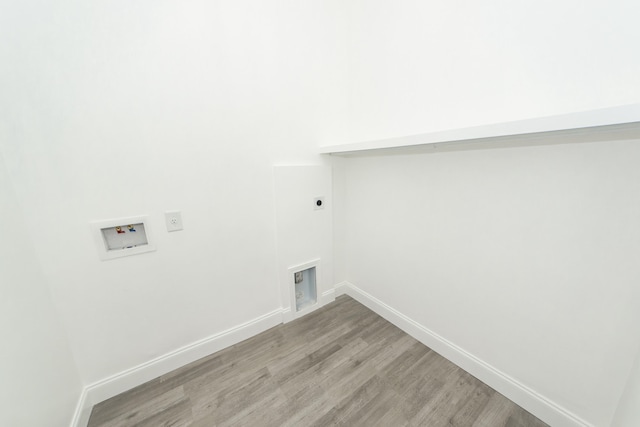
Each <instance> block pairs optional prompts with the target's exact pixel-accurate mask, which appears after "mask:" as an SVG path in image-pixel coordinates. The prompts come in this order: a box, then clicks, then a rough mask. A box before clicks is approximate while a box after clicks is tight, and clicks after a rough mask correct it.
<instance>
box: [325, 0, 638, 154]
mask: <svg viewBox="0 0 640 427" xmlns="http://www.w3.org/2000/svg"><path fill="white" fill-rule="evenodd" d="M348 5H349V8H350V15H349V23H350V25H349V41H348V45H349V54H350V55H349V75H350V77H349V100H350V108H349V117H350V123H349V125H350V131H351V132H350V137H349V139H348V140H345V141H334V142H333V143H346V142H357V141H367V140H377V139H383V138H394V137H401V136H405V135H416V134H422V133H427V132H435V131H441V130H446V129H458V128H466V127H470V126H476V125H485V124H492V123H501V122H508V121H512V120H520V119H528V118H535V117H543V116H550V115H556V114H563V113H572V112H577V111H584V110H591V109H598V108H605V107H612V106H617V105H624V104H633V103H638V102H640V86H639V85H638V84H637V75H638V74H639V73H640V58H639V57H638V55H637V54H636V50H637V46H638V44H639V43H640V28H639V27H638V25H636V20H635V17H636V16H637V15H638V13H640V5H639V4H638V2H636V1H633V0H621V1H615V2H603V1H599V0H586V1H579V0H567V1H562V2H553V1H525V2H512V1H508V0H498V1H492V2H490V3H487V2H446V1H428V2H426V1H420V0H404V1H399V2H389V1H381V0H373V1H372V0H354V1H351V2H349V3H348ZM326 145H330V142H327V144H326Z"/></svg>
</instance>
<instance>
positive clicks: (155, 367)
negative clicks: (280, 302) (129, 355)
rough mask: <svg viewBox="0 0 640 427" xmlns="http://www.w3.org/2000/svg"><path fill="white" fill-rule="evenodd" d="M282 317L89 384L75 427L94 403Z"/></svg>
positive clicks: (239, 328)
mask: <svg viewBox="0 0 640 427" xmlns="http://www.w3.org/2000/svg"><path fill="white" fill-rule="evenodd" d="M282 316H283V310H282V309H277V310H274V311H272V312H270V313H267V314H265V315H263V316H260V317H258V318H256V319H253V320H251V321H249V322H246V323H243V324H241V325H239V326H236V327H233V328H231V329H227V330H226V331H223V332H220V333H218V334H215V335H212V336H210V337H208V338H204V339H202V340H199V341H196V342H194V343H192V344H189V345H186V346H184V347H182V348H179V349H177V350H174V351H172V352H170V353H167V354H165V355H163V356H160V357H157V358H155V359H153V360H150V361H148V362H145V363H142V364H140V365H138V366H135V367H133V368H130V369H127V370H125V371H122V372H120V373H118V374H115V375H112V376H110V377H108V378H105V379H103V380H100V381H98V382H95V383H93V384H90V385H88V386H86V387H85V388H84V390H83V391H82V395H81V396H80V401H79V402H78V406H77V408H76V412H75V414H74V417H73V421H72V424H71V426H72V427H86V425H87V423H88V421H89V415H90V413H91V408H92V407H93V405H95V404H97V403H100V402H102V401H104V400H106V399H109V398H111V397H113V396H116V395H118V394H120V393H122V392H125V391H127V390H129V389H131V388H133V387H136V386H138V385H140V384H144V383H145V382H147V381H150V380H152V379H154V378H157V377H159V376H161V375H164V374H166V373H169V372H171V371H173V370H174V369H177V368H180V367H182V366H184V365H186V364H188V363H191V362H194V361H196V360H198V359H200V358H202V357H205V356H208V355H210V354H212V353H215V352H216V351H220V350H222V349H224V348H227V347H230V346H232V345H234V344H237V343H239V342H240V341H243V340H245V339H247V338H251V337H252V336H254V335H257V334H259V333H261V332H264V331H266V330H267V329H270V328H272V327H274V326H277V325H279V324H281V323H282Z"/></svg>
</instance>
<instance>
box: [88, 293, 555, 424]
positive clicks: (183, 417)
mask: <svg viewBox="0 0 640 427" xmlns="http://www.w3.org/2000/svg"><path fill="white" fill-rule="evenodd" d="M334 425H342V426H367V427H369V426H385V427H396V426H434V427H438V426H478V427H480V426H483V427H501V426H504V427H539V426H546V424H544V423H543V422H541V421H540V420H538V419H537V418H535V417H534V416H533V415H531V414H529V413H528V412H526V411H525V410H524V409H522V408H520V407H519V406H517V405H516V404H514V403H513V402H511V401H509V400H508V399H507V398H505V397H504V396H502V395H501V394H499V393H498V392H496V391H494V390H493V389H491V388H490V387H488V386H487V385H485V384H483V383H482V382H481V381H479V380H477V379H476V378H474V377H472V376H471V375H469V374H468V373H466V372H465V371H463V370H462V369H460V368H458V367H456V366H455V365H453V364H452V363H450V362H449V361H447V360H446V359H444V358H443V357H441V356H439V355H438V354H437V353H435V352H434V351H431V350H430V349H429V348H427V347H425V346H424V345H422V344H421V343H419V342H418V341H416V340H415V339H413V338H411V337H410V336H409V335H407V334H406V333H404V332H402V331H401V330H400V329H398V328H396V327H395V326H393V325H392V324H390V323H389V322H387V321H386V320H384V319H382V318H381V317H380V316H378V315H376V314H375V313H373V312H372V311H370V310H369V309H367V308H366V307H364V306H362V305H361V304H359V303H358V302H356V301H355V300H353V299H351V298H349V297H347V296H341V297H339V298H337V299H336V301H335V302H334V303H331V304H329V305H327V306H325V307H323V308H321V309H319V310H316V311H314V312H313V313H310V314H308V315H306V316H304V317H302V318H300V319H297V320H295V321H293V322H290V323H287V324H284V325H279V326H277V327H275V328H272V329H269V330H268V331H265V332H263V333H261V334H259V335H257V336H255V337H252V338H250V339H248V340H246V341H243V342H241V343H239V344H236V345H234V346H232V347H229V348H227V349H225V350H222V351H219V352H217V353H214V354H212V355H210V356H208V357H205V358H203V359H200V360H198V361H196V362H194V363H191V364H189V365H186V366H184V367H182V368H180V369H177V370H175V371H173V372H170V373H169V374H167V375H164V376H162V377H160V378H156V379H155V380H152V381H150V382H148V383H146V384H143V385H141V386H139V387H136V388H134V389H132V390H129V391H127V392H125V393H122V394H120V395H118V396H115V397H113V398H111V399H109V400H106V401H104V402H102V403H100V404H98V405H96V406H95V407H94V408H93V411H92V413H91V419H90V421H89V427H116V426H119V427H120V426H122V427H128V426H137V427H159V426H191V427H212V426H260V427H266V426H305V427H306V426H334Z"/></svg>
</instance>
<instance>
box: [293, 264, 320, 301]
mask: <svg viewBox="0 0 640 427" xmlns="http://www.w3.org/2000/svg"><path fill="white" fill-rule="evenodd" d="M316 273H317V262H310V263H307V264H304V265H299V266H297V267H293V268H290V269H289V274H290V277H291V284H292V290H293V298H292V303H293V304H292V306H294V307H295V312H296V313H299V312H301V311H306V310H308V309H311V308H312V307H314V306H315V305H316V303H317V302H318V290H317V286H316Z"/></svg>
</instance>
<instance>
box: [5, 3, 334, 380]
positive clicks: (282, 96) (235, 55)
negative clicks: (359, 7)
mask: <svg viewBox="0 0 640 427" xmlns="http://www.w3.org/2000/svg"><path fill="white" fill-rule="evenodd" d="M338 3H339V2H337V1H329V2H298V1H293V0H291V1H281V2H262V1H258V0H240V1H214V2H211V1H198V0H193V1H186V2H174V1H164V0H161V1H150V0H142V1H136V2H130V1H124V0H117V1H111V2H107V3H105V2H82V1H72V0H62V1H56V2H48V1H44V0H43V1H29V2H9V3H6V4H4V5H3V9H4V11H3V13H2V14H0V31H1V32H2V37H1V38H0V40H1V41H0V43H3V44H2V45H0V48H1V49H2V51H1V53H2V57H3V58H4V60H3V61H4V62H6V63H7V64H11V66H10V67H2V69H1V70H0V77H1V78H0V81H1V82H2V84H3V87H2V93H3V96H2V98H3V99H2V101H0V113H1V114H0V117H1V118H2V119H1V120H2V122H1V125H2V129H3V131H4V135H5V136H6V138H3V140H2V142H1V143H0V147H2V149H3V152H4V153H5V158H6V162H7V167H8V170H9V174H10V175H11V178H12V180H13V181H14V182H15V189H16V194H17V196H18V199H19V200H20V202H21V204H22V205H23V206H24V211H25V221H26V223H27V227H28V228H29V229H30V230H31V231H32V232H33V236H34V246H35V250H36V253H37V256H38V257H39V259H40V260H41V262H42V266H43V271H44V274H45V276H46V279H47V281H48V283H49V284H50V286H51V292H52V296H53V300H54V302H55V304H56V306H57V307H58V308H59V311H60V313H61V316H62V321H63V324H64V325H65V327H66V329H67V331H68V335H69V339H70V344H71V347H72V350H73V353H74V355H75V358H76V360H77V364H78V369H79V372H80V374H81V377H82V379H83V381H84V383H85V384H92V383H95V382H96V381H99V380H101V379H104V378H107V377H109V376H111V375H114V374H117V373H119V372H122V371H124V370H126V369H129V368H133V367H136V366H138V365H140V364H142V363H145V362H147V361H149V360H152V359H154V358H156V357H160V356H162V355H165V354H167V353H169V352H171V351H173V350H175V349H178V348H181V347H184V346H186V345H189V344H191V343H194V342H196V341H199V340H201V339H205V338H207V337H211V336H213V335H215V334H216V333H219V332H221V331H226V330H228V329H230V328H233V327H236V326H238V325H241V324H244V323H246V322H250V321H252V320H254V319H256V318H258V317H260V316H263V315H265V314H267V313H271V312H272V311H274V310H277V309H278V308H279V307H280V303H281V301H280V298H279V287H278V274H277V259H276V240H275V236H276V231H275V207H274V194H273V192H274V190H273V165H274V164H276V163H281V162H286V163H294V164H308V163H320V162H321V160H320V159H319V158H318V156H317V155H316V154H315V150H316V147H317V140H318V139H319V138H321V137H325V136H327V137H329V136H330V135H332V134H333V133H334V132H340V129H342V127H343V125H344V123H343V120H344V117H345V114H344V108H345V101H344V97H345V95H344V94H345V93H346V91H345V90H344V75H345V74H344V72H343V68H344V67H343V64H344V60H343V59H342V56H343V55H344V51H345V49H346V47H345V46H344V39H345V36H344V22H343V20H344V19H343V18H344V17H343V15H344V14H340V13H339V11H337V8H336V6H337V4H338ZM176 210H177V211H181V212H182V220H183V224H184V230H183V231H177V232H172V233H168V232H167V231H166V227H165V223H164V212H165V211H176ZM136 215H148V217H149V229H150V231H151V232H152V233H153V236H154V237H155V245H156V248H157V250H156V251H155V252H151V253H145V254H140V255H135V256H130V257H124V258H119V259H114V260H108V261H101V260H100V258H99V256H98V251H97V249H96V247H95V243H94V239H93V236H92V234H91V232H92V231H91V228H90V227H89V222H90V221H99V220H108V219H113V218H123V217H130V216H136Z"/></svg>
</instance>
